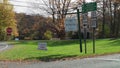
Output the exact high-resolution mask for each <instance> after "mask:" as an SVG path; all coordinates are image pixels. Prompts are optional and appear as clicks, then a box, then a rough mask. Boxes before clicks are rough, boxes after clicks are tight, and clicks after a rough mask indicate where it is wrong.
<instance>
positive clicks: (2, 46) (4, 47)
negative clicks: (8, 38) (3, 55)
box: [0, 42, 13, 52]
mask: <svg viewBox="0 0 120 68" xmlns="http://www.w3.org/2000/svg"><path fill="white" fill-rule="evenodd" d="M11 47H13V46H12V45H8V44H7V43H6V42H0V52H1V51H4V50H7V49H10V48H11Z"/></svg>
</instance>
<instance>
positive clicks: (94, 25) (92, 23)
mask: <svg viewBox="0 0 120 68" xmlns="http://www.w3.org/2000/svg"><path fill="white" fill-rule="evenodd" d="M96 23H97V20H96V19H92V20H91V27H93V28H95V27H96Z"/></svg>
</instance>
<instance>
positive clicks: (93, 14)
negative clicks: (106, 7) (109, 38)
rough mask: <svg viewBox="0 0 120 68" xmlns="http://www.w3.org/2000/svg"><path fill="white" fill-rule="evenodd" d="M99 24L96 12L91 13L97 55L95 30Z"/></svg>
mask: <svg viewBox="0 0 120 68" xmlns="http://www.w3.org/2000/svg"><path fill="white" fill-rule="evenodd" d="M96 24H97V14H96V11H92V12H91V27H92V28H93V53H95V28H96V26H97V25H96Z"/></svg>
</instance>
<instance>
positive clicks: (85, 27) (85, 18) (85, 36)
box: [82, 13, 88, 53]
mask: <svg viewBox="0 0 120 68" xmlns="http://www.w3.org/2000/svg"><path fill="white" fill-rule="evenodd" d="M82 22H83V28H84V43H85V53H87V45H86V39H87V26H88V13H84V14H82Z"/></svg>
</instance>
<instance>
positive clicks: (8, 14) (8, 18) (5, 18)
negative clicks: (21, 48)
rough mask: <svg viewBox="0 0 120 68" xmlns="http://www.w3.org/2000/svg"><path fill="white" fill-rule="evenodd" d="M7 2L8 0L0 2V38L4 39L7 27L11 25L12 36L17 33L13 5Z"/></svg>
mask: <svg viewBox="0 0 120 68" xmlns="http://www.w3.org/2000/svg"><path fill="white" fill-rule="evenodd" d="M8 4H9V3H8V0H3V3H1V4H0V40H5V39H6V28H7V27H11V28H12V29H13V33H12V35H13V36H17V35H18V33H17V28H16V26H17V25H16V20H15V18H14V17H15V15H14V12H13V6H12V5H10V4H9V5H8Z"/></svg>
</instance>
